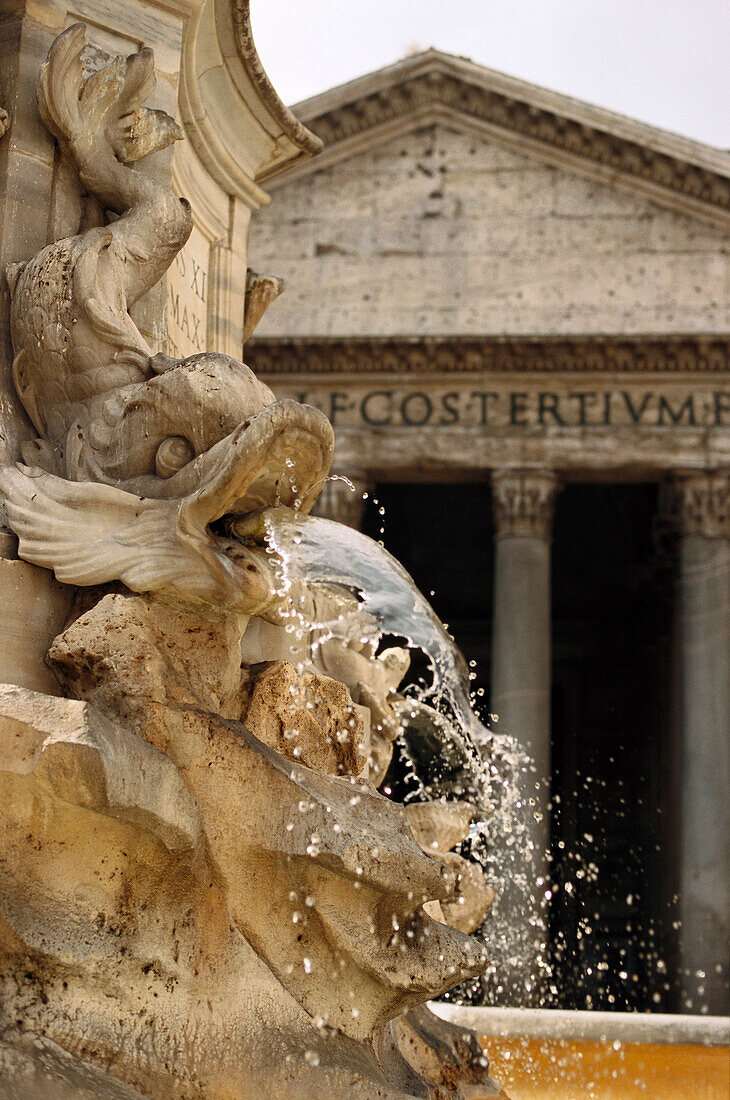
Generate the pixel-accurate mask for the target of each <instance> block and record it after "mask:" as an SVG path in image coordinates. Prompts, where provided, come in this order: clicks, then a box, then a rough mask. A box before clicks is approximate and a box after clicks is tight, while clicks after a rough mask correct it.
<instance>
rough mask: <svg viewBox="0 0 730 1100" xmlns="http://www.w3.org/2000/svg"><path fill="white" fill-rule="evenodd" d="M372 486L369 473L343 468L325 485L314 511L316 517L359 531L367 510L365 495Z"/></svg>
mask: <svg viewBox="0 0 730 1100" xmlns="http://www.w3.org/2000/svg"><path fill="white" fill-rule="evenodd" d="M345 479H346V480H345ZM372 485H373V483H372V479H371V477H370V476H369V474H368V473H367V471H365V470H355V469H352V468H350V467H347V468H345V467H342V468H340V469H338V470H337V471H336V472H335V473H334V474H333V475H332V476H331V477H329V478H328V479H327V481H326V482H325V483H324V487H323V489H322V492H321V494H320V496H319V499H318V500H317V503H316V504H315V506H314V508H313V509H312V511H313V513H314V515H317V516H322V517H323V518H324V519H333V520H336V521H337V522H338V523H345V524H346V525H347V526H348V527H354V528H355V529H356V530H359V529H360V527H361V525H362V516H363V512H364V510H365V494H366V493H367V492H369V491H370V490H371V489H372Z"/></svg>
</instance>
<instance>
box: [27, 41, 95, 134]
mask: <svg viewBox="0 0 730 1100" xmlns="http://www.w3.org/2000/svg"><path fill="white" fill-rule="evenodd" d="M85 45H86V28H85V27H84V25H83V23H74V24H73V26H71V27H69V28H68V29H67V30H65V31H64V32H63V34H59V36H58V38H56V39H55V41H54V42H53V45H52V46H51V48H50V50H49V51H48V60H47V61H45V62H44V64H43V65H42V66H41V69H40V72H39V74H38V87H37V90H36V99H37V102H38V111H39V113H40V116H41V118H42V120H43V123H44V125H45V126H46V127H47V129H49V130H50V131H51V133H52V134H53V135H54V136H55V137H57V138H58V139H59V140H66V139H68V138H70V137H71V135H72V134H73V133H75V132H76V131H77V130H78V129H79V126H80V124H81V118H82V116H81V106H80V103H81V91H82V88H83V84H84V70H83V65H82V63H81V54H82V52H83V49H84V46H85Z"/></svg>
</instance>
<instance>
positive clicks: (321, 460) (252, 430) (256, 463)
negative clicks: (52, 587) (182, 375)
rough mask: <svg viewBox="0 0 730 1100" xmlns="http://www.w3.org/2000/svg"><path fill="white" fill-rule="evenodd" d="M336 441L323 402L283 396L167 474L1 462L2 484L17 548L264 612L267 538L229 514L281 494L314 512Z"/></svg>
mask: <svg viewBox="0 0 730 1100" xmlns="http://www.w3.org/2000/svg"><path fill="white" fill-rule="evenodd" d="M333 449H334V436H333V432H332V427H331V425H330V423H329V421H328V420H327V418H326V417H325V416H324V415H323V413H321V412H319V411H318V410H317V409H314V408H311V407H309V406H305V405H300V404H298V403H297V402H296V401H291V400H285V401H278V402H274V403H272V404H269V405H266V406H265V407H264V408H263V409H262V410H261V411H260V412H258V413H257V414H256V415H255V416H253V417H252V418H251V420H250V421H248V422H244V423H242V424H240V425H239V426H238V427H237V428H235V429H234V430H233V431H232V432H231V433H230V434H229V435H227V436H226V437H225V438H224V439H221V440H220V441H219V442H218V443H215V444H214V445H213V446H212V447H210V448H209V449H208V450H207V451H205V452H204V453H203V454H201V455H199V456H198V457H197V458H194V459H192V460H191V461H190V462H189V463H187V464H186V465H185V466H183V467H182V469H180V470H179V471H178V472H177V473H175V474H173V476H171V477H169V478H167V479H165V478H160V477H155V478H154V479H153V478H150V479H146V478H138V479H135V481H134V482H126V483H122V484H121V485H120V484H119V483H117V485H109V484H103V483H99V482H75V481H69V480H67V479H65V478H60V477H57V476H55V475H54V474H50V473H48V472H46V471H44V470H41V469H31V468H29V467H25V466H18V467H16V468H13V467H5V468H3V469H0V493H3V494H4V495H5V496H6V511H7V517H8V522H9V524H10V526H11V528H12V529H13V530H14V531H15V532H16V534H17V535H18V537H19V540H20V546H19V552H20V554H21V555H22V556H23V557H24V558H25V559H26V560H27V561H31V562H33V563H35V564H36V565H41V566H44V567H45V568H47V569H53V571H54V572H55V574H56V576H57V577H58V579H59V580H62V581H64V582H66V583H71V584H77V585H90V584H103V583H106V582H107V581H110V580H121V581H122V582H123V583H124V584H126V585H127V586H128V587H129V588H131V589H132V590H133V591H137V592H140V591H141V592H144V591H160V590H163V589H168V590H171V591H175V592H177V593H178V594H182V595H185V596H187V597H188V598H192V599H194V600H201V601H203V602H206V603H209V604H212V605H214V606H217V607H220V608H227V609H230V610H234V611H238V612H242V613H246V614H258V613H259V612H260V611H261V610H263V609H264V608H266V607H267V606H268V605H269V604H270V603H271V602H272V600H273V599H274V598H275V589H276V581H275V578H274V577H273V575H272V573H271V570H270V568H269V564H268V560H267V557H268V555H267V551H266V549H265V548H264V547H262V546H258V545H255V544H253V545H252V542H251V540H249V539H247V538H241V537H240V533H239V532H238V531H237V530H236V529H235V526H234V524H235V523H236V521H237V520H238V521H242V520H243V517H245V516H246V515H250V514H251V513H252V512H257V511H259V510H261V509H263V508H267V507H271V506H274V505H277V504H280V505H284V506H286V507H290V508H295V509H297V510H301V511H304V512H307V511H308V510H309V509H310V508H311V506H312V504H313V503H314V501H315V500H316V498H317V496H318V494H319V491H320V489H321V487H322V484H323V482H324V479H325V477H326V476H327V473H328V472H329V468H330V463H331V461H332V453H333ZM147 480H149V486H148V485H146V484H145V482H146V481H147ZM146 489H149V490H153V491H148V492H145V490H146Z"/></svg>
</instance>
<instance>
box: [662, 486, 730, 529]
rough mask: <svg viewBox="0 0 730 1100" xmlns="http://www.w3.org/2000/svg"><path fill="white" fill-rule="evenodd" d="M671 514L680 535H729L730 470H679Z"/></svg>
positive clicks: (673, 493) (672, 498) (673, 489)
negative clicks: (696, 471) (688, 471)
mask: <svg viewBox="0 0 730 1100" xmlns="http://www.w3.org/2000/svg"><path fill="white" fill-rule="evenodd" d="M671 514H672V518H673V520H674V523H675V526H676V528H678V529H679V531H680V532H681V533H682V534H683V535H704V536H705V537H706V538H730V470H716V471H712V472H705V471H702V472H698V473H678V474H677V475H676V480H675V482H674V485H673V486H672V492H671Z"/></svg>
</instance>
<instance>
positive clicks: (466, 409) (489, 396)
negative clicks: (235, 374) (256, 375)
mask: <svg viewBox="0 0 730 1100" xmlns="http://www.w3.org/2000/svg"><path fill="white" fill-rule="evenodd" d="M510 381H511V383H512V384H511V385H510V386H509V387H502V386H500V385H499V384H497V383H495V382H494V380H493V379H490V385H489V386H485V387H484V388H481V387H478V386H475V385H474V384H473V382H472V384H470V385H468V386H461V387H455V386H451V387H447V386H438V385H436V386H425V385H423V384H421V385H413V386H390V385H383V386H379V385H371V386H362V385H359V386H358V385H354V386H353V385H350V384H345V385H340V386H338V387H337V388H330V387H326V386H320V387H317V386H315V387H308V388H304V387H298V388H295V387H291V388H290V390H289V392H290V393H291V396H293V397H296V399H297V400H298V401H302V402H305V403H306V404H309V405H314V406H315V407H316V408H318V409H321V410H322V411H323V412H325V413H326V414H327V416H328V417H329V419H330V421H331V422H332V424H334V425H335V426H337V427H343V428H344V427H365V428H423V427H466V428H479V427H483V428H495V429H510V430H513V431H514V430H519V429H550V428H595V429H607V428H618V427H635V428H659V429H669V430H671V429H674V428H730V387H727V386H721V385H718V384H717V383H712V384H708V385H706V386H703V385H692V386H687V385H681V384H676V385H675V384H665V385H661V386H659V385H656V386H652V385H645V386H637V385H636V384H635V383H631V382H627V383H626V384H625V385H621V384H620V383H619V384H616V385H611V386H606V385H605V383H604V384H603V385H601V384H600V383H599V382H597V383H596V384H595V386H591V387H590V388H589V387H585V388H583V387H576V386H566V387H565V388H558V387H557V386H555V385H553V386H551V387H546V386H538V385H530V384H529V383H527V382H526V380H521V383H522V384H520V385H518V386H515V385H514V380H513V379H512V380H510ZM572 381H574V379H573V380H572ZM279 388H280V390H281V386H280V387H279Z"/></svg>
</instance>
